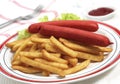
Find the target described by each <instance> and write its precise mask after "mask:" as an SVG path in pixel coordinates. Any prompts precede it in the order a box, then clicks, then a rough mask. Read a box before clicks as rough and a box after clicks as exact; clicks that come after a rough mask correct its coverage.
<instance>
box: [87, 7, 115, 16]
mask: <svg viewBox="0 0 120 84" xmlns="http://www.w3.org/2000/svg"><path fill="white" fill-rule="evenodd" d="M113 11H114V10H113V9H112V8H107V7H101V8H97V9H94V10H91V11H90V12H89V13H88V14H89V15H92V16H103V15H107V14H110V13H112V12H113Z"/></svg>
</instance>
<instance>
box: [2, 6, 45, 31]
mask: <svg viewBox="0 0 120 84" xmlns="http://www.w3.org/2000/svg"><path fill="white" fill-rule="evenodd" d="M42 8H43V6H42V5H38V6H37V7H36V8H35V9H34V11H33V13H31V14H29V15H26V16H19V17H17V18H14V19H12V20H9V21H7V22H5V23H2V24H0V29H2V28H4V27H6V26H8V25H10V24H12V23H15V22H17V21H21V20H29V19H32V18H34V17H35V16H37V15H38V14H39V12H40V11H41V10H42Z"/></svg>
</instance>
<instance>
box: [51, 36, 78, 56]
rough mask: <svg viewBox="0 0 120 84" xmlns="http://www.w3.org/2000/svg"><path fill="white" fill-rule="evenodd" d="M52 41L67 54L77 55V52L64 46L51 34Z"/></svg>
mask: <svg viewBox="0 0 120 84" xmlns="http://www.w3.org/2000/svg"><path fill="white" fill-rule="evenodd" d="M50 41H51V42H52V43H53V44H54V45H55V46H56V47H57V48H58V49H59V50H61V51H62V52H63V53H64V54H65V55H68V56H71V57H77V54H78V53H77V52H76V51H74V50H72V49H70V48H68V47H66V46H64V45H63V44H62V43H61V42H59V41H58V40H57V39H56V38H55V37H53V36H51V37H50Z"/></svg>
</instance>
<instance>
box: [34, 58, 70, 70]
mask: <svg viewBox="0 0 120 84" xmlns="http://www.w3.org/2000/svg"><path fill="white" fill-rule="evenodd" d="M35 60H36V61H38V62H42V63H44V64H47V65H51V66H54V67H58V68H61V69H67V68H68V65H67V64H62V63H57V62H51V61H47V60H44V59H35Z"/></svg>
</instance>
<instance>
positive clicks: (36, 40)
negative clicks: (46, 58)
mask: <svg viewBox="0 0 120 84" xmlns="http://www.w3.org/2000/svg"><path fill="white" fill-rule="evenodd" d="M31 41H32V42H35V43H40V44H41V43H46V42H50V40H49V39H48V38H33V37H31Z"/></svg>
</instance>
